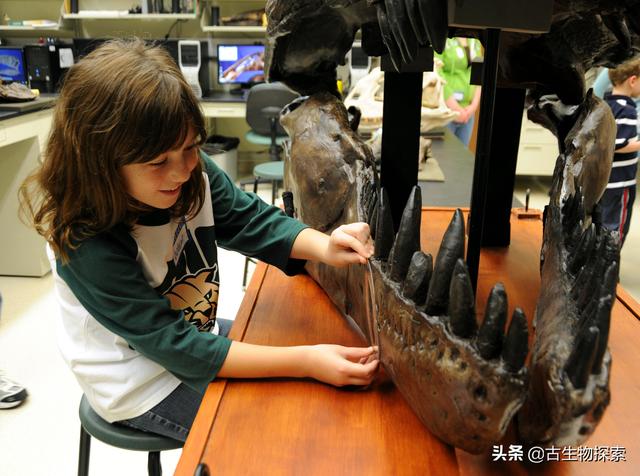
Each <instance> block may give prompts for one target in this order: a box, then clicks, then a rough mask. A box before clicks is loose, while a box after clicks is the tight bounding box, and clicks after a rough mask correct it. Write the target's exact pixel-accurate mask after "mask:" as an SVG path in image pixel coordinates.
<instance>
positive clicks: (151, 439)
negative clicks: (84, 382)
mask: <svg viewBox="0 0 640 476" xmlns="http://www.w3.org/2000/svg"><path fill="white" fill-rule="evenodd" d="M80 422H81V423H82V426H83V427H84V429H85V430H86V431H87V433H89V434H90V435H91V436H93V437H94V438H98V439H99V440H100V441H102V442H103V443H106V444H108V445H111V446H115V447H117V448H122V449H125V450H135V451H164V450H175V449H177V448H182V446H183V445H184V443H182V441H178V440H174V439H173V438H167V437H165V436H161V435H156V434H155V433H148V432H146V431H139V430H136V429H133V428H128V427H126V426H122V425H112V424H111V423H109V422H107V421H106V420H103V419H102V417H101V416H100V415H98V414H97V413H96V412H94V411H93V408H91V405H89V402H88V401H87V397H86V396H84V395H83V396H82V400H80Z"/></svg>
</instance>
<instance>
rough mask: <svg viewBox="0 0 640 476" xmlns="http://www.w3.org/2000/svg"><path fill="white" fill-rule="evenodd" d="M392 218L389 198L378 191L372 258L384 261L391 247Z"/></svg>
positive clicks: (383, 192) (384, 192) (382, 191)
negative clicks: (378, 198)
mask: <svg viewBox="0 0 640 476" xmlns="http://www.w3.org/2000/svg"><path fill="white" fill-rule="evenodd" d="M393 237H394V234H393V217H392V215H391V204H390V203H389V196H388V195H387V191H386V190H385V189H384V188H381V189H380V200H378V219H377V221H376V242H375V252H374V257H375V258H376V259H379V260H382V261H386V260H387V258H388V257H389V252H390V251H391V247H392V246H393Z"/></svg>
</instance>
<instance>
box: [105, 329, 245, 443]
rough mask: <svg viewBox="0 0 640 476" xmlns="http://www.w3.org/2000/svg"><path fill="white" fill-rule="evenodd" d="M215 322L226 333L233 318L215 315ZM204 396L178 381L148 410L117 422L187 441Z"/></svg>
mask: <svg viewBox="0 0 640 476" xmlns="http://www.w3.org/2000/svg"><path fill="white" fill-rule="evenodd" d="M217 322H218V326H219V327H220V335H222V336H226V335H228V334H229V330H230V329H231V324H233V321H230V320H228V319H220V318H218V319H217ZM203 396H204V395H202V394H200V393H198V392H196V391H195V390H193V389H192V388H190V387H188V386H187V385H185V384H184V383H181V384H180V385H178V387H177V388H176V389H175V390H174V391H173V392H171V393H170V394H169V396H168V397H167V398H165V399H164V400H162V401H161V402H160V403H158V404H157V405H156V406H155V407H153V408H152V409H151V410H149V411H147V412H145V413H143V414H142V415H140V416H138V417H135V418H130V419H128V420H121V421H118V422H116V423H118V424H120V425H124V426H129V427H131V428H135V429H136V430H142V431H148V432H150V433H156V434H158V435H162V436H166V437H168V438H173V439H174V440H179V441H186V440H187V436H188V435H189V430H190V429H191V425H192V424H193V420H194V419H195V417H196V413H198V408H200V402H201V401H202V397H203Z"/></svg>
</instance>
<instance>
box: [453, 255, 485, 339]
mask: <svg viewBox="0 0 640 476" xmlns="http://www.w3.org/2000/svg"><path fill="white" fill-rule="evenodd" d="M448 314H449V326H450V327H451V331H452V332H453V333H454V334H455V335H457V336H458V337H469V336H471V335H472V334H473V333H475V331H476V330H477V328H478V326H477V324H476V302H475V298H474V296H473V287H472V286H471V278H470V277H469V271H468V270H467V265H466V264H465V263H464V261H463V260H462V259H458V260H457V261H456V266H455V268H454V269H453V276H452V277H451V285H450V287H449V310H448Z"/></svg>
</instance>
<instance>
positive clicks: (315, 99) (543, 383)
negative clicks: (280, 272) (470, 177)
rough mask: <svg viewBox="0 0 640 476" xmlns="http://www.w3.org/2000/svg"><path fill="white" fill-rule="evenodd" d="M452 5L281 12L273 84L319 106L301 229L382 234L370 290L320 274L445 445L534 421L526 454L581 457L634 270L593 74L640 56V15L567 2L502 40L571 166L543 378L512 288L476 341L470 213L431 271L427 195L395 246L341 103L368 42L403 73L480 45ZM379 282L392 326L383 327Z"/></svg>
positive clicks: (303, 156) (306, 164)
mask: <svg viewBox="0 0 640 476" xmlns="http://www.w3.org/2000/svg"><path fill="white" fill-rule="evenodd" d="M452 3H453V2H446V1H444V0H289V1H285V0H269V1H268V2H267V7H266V11H267V15H268V16H269V26H268V42H269V45H268V46H269V47H268V50H267V64H268V67H267V68H268V71H269V75H270V79H271V80H281V81H284V82H286V83H287V84H288V85H289V86H291V87H292V88H293V89H295V90H297V91H299V92H301V93H302V94H309V95H311V96H310V97H309V98H308V99H301V100H299V101H296V102H295V103H293V104H292V105H291V107H289V108H288V109H287V110H286V111H285V113H284V114H283V116H282V123H283V125H284V126H285V128H286V129H287V131H288V132H289V135H290V136H291V138H292V147H291V153H290V156H289V157H287V159H286V170H285V181H286V184H287V186H288V187H289V188H290V189H291V190H292V191H293V192H294V199H295V209H296V210H297V211H298V213H299V217H300V219H301V220H303V221H305V222H307V223H309V224H310V225H312V226H314V227H316V228H318V229H321V230H323V231H327V232H329V231H331V230H332V229H334V228H335V227H336V226H338V225H339V224H341V223H346V222H351V221H367V222H368V223H370V224H371V225H372V227H373V230H372V235H373V236H374V237H375V255H374V258H375V259H373V260H372V262H371V266H370V270H371V271H370V273H371V276H369V275H368V273H369V271H368V269H369V268H365V267H363V266H354V267H351V268H349V269H340V270H335V269H331V268H328V267H325V266H322V265H309V272H310V273H311V275H312V276H313V277H314V279H316V280H317V281H318V282H319V283H320V284H321V285H322V286H323V288H324V289H325V290H326V291H327V293H328V294H329V296H330V297H331V299H332V300H333V302H334V303H335V304H336V306H337V307H338V308H339V309H340V310H341V311H342V313H343V314H345V315H346V316H349V317H351V318H352V320H353V322H355V323H356V325H357V326H358V327H359V328H360V330H361V331H362V333H363V334H364V335H365V336H368V337H369V339H372V337H373V336H376V335H378V333H379V343H380V346H381V348H382V353H381V355H382V362H383V365H384V366H385V368H386V370H387V372H388V373H389V375H391V377H392V378H393V380H394V382H395V384H396V385H397V386H398V388H399V390H400V391H401V392H402V394H403V395H404V396H405V398H406V400H407V401H408V402H409V404H410V405H411V407H412V408H413V409H414V411H415V412H416V414H417V415H418V416H419V418H420V419H421V420H422V421H423V422H424V424H425V425H426V426H427V427H428V428H429V429H430V430H431V431H432V432H433V433H434V434H435V435H437V436H438V437H440V438H441V439H443V440H444V441H446V442H448V443H450V444H453V445H455V446H458V447H460V448H463V449H465V450H468V451H471V452H481V451H486V450H487V448H488V447H489V446H490V445H492V444H495V443H497V442H498V441H500V439H501V438H502V436H503V435H504V432H505V430H506V427H507V425H508V424H509V422H510V421H511V419H512V417H513V415H514V414H515V413H516V412H518V418H517V424H518V425H517V430H518V437H519V438H520V440H521V441H523V442H528V443H537V444H548V445H550V444H555V445H563V444H564V445H577V444H580V443H581V442H583V441H584V440H585V439H586V438H587V437H588V436H589V434H591V433H592V432H593V431H594V429H595V427H596V425H597V424H598V422H599V421H600V419H601V418H602V415H603V413H604V411H605V409H606V406H607V405H608V402H609V398H610V395H609V388H608V380H609V372H610V366H611V355H610V354H609V352H608V350H607V338H608V331H609V321H610V313H611V306H612V303H613V301H614V299H615V285H616V282H617V275H618V264H617V263H619V251H618V243H617V238H616V236H614V235H613V234H611V233H609V232H607V231H605V230H604V229H603V227H602V226H601V224H600V221H599V219H598V209H597V206H596V204H597V202H598V200H599V198H600V196H601V194H602V192H603V190H604V186H605V185H606V182H607V179H608V174H609V171H610V167H611V159H612V153H613V147H612V145H613V143H614V138H615V123H614V122H613V119H612V117H611V113H610V112H609V110H608V108H607V107H606V106H605V105H604V104H603V103H602V101H599V100H597V99H595V98H594V97H592V95H591V94H590V93H588V92H586V93H585V88H584V72H585V71H586V70H587V69H589V68H591V67H593V66H599V65H604V66H613V65H616V64H618V63H620V62H621V61H623V60H625V59H627V58H629V57H631V56H632V55H633V54H635V53H636V52H637V51H638V45H639V44H640V36H639V35H640V20H639V18H640V0H629V1H622V0H618V1H616V0H598V1H596V2H592V1H586V0H556V1H555V3H554V8H553V15H552V19H551V20H552V26H551V29H550V31H549V32H548V33H545V34H537V35H529V34H522V33H515V32H503V33H502V35H501V43H500V59H499V83H500V84H501V85H503V86H517V87H523V86H524V87H529V88H530V89H531V91H530V95H529V100H530V104H531V107H530V109H529V117H530V118H531V119H532V120H535V121H537V122H539V123H541V124H543V125H544V126H545V127H547V128H548V129H550V130H551V131H552V132H553V133H554V134H556V136H557V137H558V145H559V151H560V155H559V158H558V161H557V163H556V168H555V171H554V181H553V185H552V193H551V201H550V204H549V206H548V207H547V209H546V210H545V213H544V237H543V248H542V251H541V275H542V276H541V295H540V299H539V301H538V306H537V309H536V316H535V326H536V327H535V329H536V333H535V347H534V349H533V352H532V356H531V367H530V379H529V378H528V373H527V369H525V368H524V367H523V365H524V362H525V360H526V357H527V338H528V328H527V323H526V318H525V316H524V315H523V314H522V312H521V311H520V310H516V311H514V314H513V316H512V318H511V323H510V325H509V328H508V331H507V335H506V337H505V336H503V333H504V326H505V321H506V295H503V292H502V291H501V290H500V287H499V286H498V287H497V288H495V289H494V291H493V292H492V297H491V298H490V299H489V302H488V305H487V306H488V310H487V312H486V317H485V319H484V322H483V323H482V324H481V325H480V328H479V329H478V326H477V324H476V321H475V310H474V309H473V302H474V296H473V293H472V292H471V287H470V285H469V283H468V276H467V275H466V269H465V268H464V264H463V262H462V261H461V258H462V257H463V253H464V221H463V219H462V213H461V212H459V211H458V212H456V214H455V215H454V217H453V219H452V221H451V224H450V226H449V229H448V230H447V232H446V234H445V237H444V238H443V242H442V244H441V247H440V251H439V252H438V255H437V257H436V260H435V265H434V268H433V270H432V269H431V266H432V261H431V260H430V259H428V258H427V257H426V256H425V255H422V254H421V253H420V252H419V251H418V248H417V245H416V242H418V243H419V240H418V241H417V240H416V235H415V228H412V225H413V226H415V224H416V223H417V224H418V226H417V228H418V229H419V219H420V214H419V213H416V210H419V201H418V200H417V199H416V195H415V194H414V195H413V198H412V199H411V200H410V201H409V203H408V206H407V208H406V209H405V216H404V217H403V222H404V223H403V224H401V225H400V231H399V233H398V235H397V236H394V233H393V229H394V227H393V223H392V218H391V213H390V210H389V200H388V197H387V196H386V193H385V192H384V190H379V185H378V178H377V176H376V173H375V169H374V167H373V158H372V155H371V152H370V151H369V150H368V148H367V147H366V146H364V145H363V144H362V143H361V142H360V141H359V139H358V138H357V136H356V135H355V134H353V130H352V128H351V127H350V123H349V116H348V115H347V113H346V111H344V107H343V106H342V105H341V104H340V103H339V101H338V100H337V99H336V97H337V96H338V93H337V90H336V81H335V80H336V65H337V64H340V63H343V62H344V55H345V53H346V52H347V51H348V50H349V48H350V47H351V44H352V42H353V38H354V36H355V33H356V31H357V30H358V29H359V28H361V29H362V32H363V33H362V34H363V40H364V39H365V38H366V39H367V41H363V43H364V46H365V47H367V48H368V50H367V52H368V54H370V55H382V54H389V56H390V58H391V60H392V62H393V64H394V65H395V66H396V68H399V67H400V66H401V64H402V63H403V62H407V61H410V60H411V58H412V57H413V56H414V55H415V52H416V49H417V48H419V47H421V46H423V45H426V44H427V43H430V44H431V45H432V46H433V47H434V49H435V50H437V51H439V50H441V49H442V48H443V47H444V42H445V40H446V37H447V35H448V34H450V35H451V36H453V35H458V36H481V34H479V33H478V32H475V31H449V27H448V25H447V5H450V4H452ZM352 122H353V121H352ZM311 131H313V132H311ZM374 225H375V226H374ZM370 281H373V282H374V289H375V295H374V296H373V297H374V300H375V304H376V307H377V309H378V313H377V319H378V321H377V322H373V321H372V320H371V319H369V318H367V315H368V314H367V306H368V303H367V302H366V301H367V300H366V298H365V296H366V293H365V286H366V285H367V283H368V282H370ZM425 293H426V296H425ZM423 303H424V304H423ZM525 398H526V401H525V402H524V405H522V404H523V401H524V400H525ZM521 405H522V408H521V409H520V410H519V408H520V406H521Z"/></svg>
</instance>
